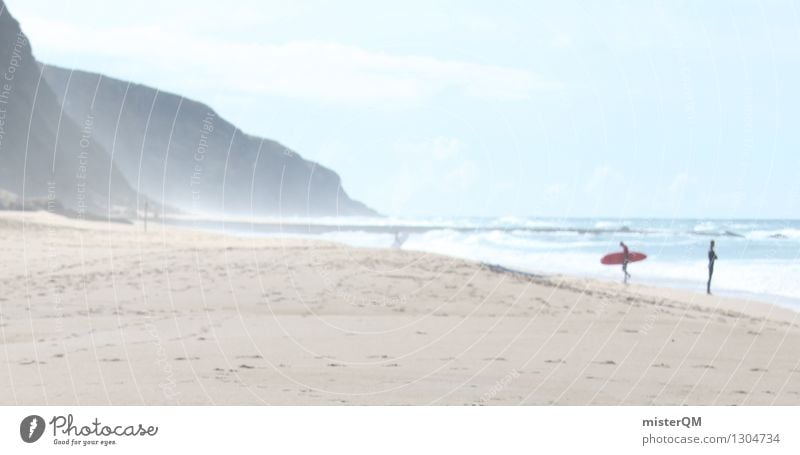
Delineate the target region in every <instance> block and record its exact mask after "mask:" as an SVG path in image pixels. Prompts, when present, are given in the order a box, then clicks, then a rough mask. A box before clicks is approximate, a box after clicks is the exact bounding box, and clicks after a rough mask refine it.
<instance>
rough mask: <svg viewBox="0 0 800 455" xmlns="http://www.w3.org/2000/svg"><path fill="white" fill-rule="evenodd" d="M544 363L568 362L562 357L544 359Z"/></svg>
mask: <svg viewBox="0 0 800 455" xmlns="http://www.w3.org/2000/svg"><path fill="white" fill-rule="evenodd" d="M544 363H567V362H566V361H564V360H561V359H547V360H545V361H544Z"/></svg>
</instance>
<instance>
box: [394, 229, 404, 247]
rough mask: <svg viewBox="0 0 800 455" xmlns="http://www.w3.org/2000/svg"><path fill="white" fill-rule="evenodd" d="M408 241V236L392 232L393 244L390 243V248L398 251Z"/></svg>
mask: <svg viewBox="0 0 800 455" xmlns="http://www.w3.org/2000/svg"><path fill="white" fill-rule="evenodd" d="M407 239H408V234H406V233H404V232H400V231H394V242H393V243H392V248H396V249H400V248H401V247H402V246H403V244H404V243H406V240H407Z"/></svg>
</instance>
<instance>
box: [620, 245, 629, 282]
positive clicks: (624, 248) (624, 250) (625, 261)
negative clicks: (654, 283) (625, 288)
mask: <svg viewBox="0 0 800 455" xmlns="http://www.w3.org/2000/svg"><path fill="white" fill-rule="evenodd" d="M619 246H621V247H622V273H624V274H625V279H624V280H623V283H625V284H628V278H630V277H631V274H630V273H628V254H629V253H628V245H625V242H619Z"/></svg>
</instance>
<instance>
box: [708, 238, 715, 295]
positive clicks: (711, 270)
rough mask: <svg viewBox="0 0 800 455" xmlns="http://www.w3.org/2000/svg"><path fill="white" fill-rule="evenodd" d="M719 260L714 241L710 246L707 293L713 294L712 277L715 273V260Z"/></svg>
mask: <svg viewBox="0 0 800 455" xmlns="http://www.w3.org/2000/svg"><path fill="white" fill-rule="evenodd" d="M716 260H717V253H715V252H714V241H713V240H712V241H711V244H710V245H709V247H708V283H707V284H706V293H707V294H708V295H711V277H712V276H713V275H714V262H716Z"/></svg>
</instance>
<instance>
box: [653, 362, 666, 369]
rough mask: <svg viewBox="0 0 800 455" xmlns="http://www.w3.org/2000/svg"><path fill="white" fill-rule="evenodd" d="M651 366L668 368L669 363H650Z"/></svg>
mask: <svg viewBox="0 0 800 455" xmlns="http://www.w3.org/2000/svg"><path fill="white" fill-rule="evenodd" d="M652 367H653V368H669V365H667V364H666V363H663V362H662V363H654V364H653V365H652Z"/></svg>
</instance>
